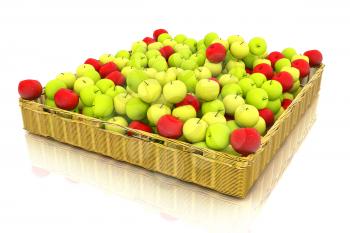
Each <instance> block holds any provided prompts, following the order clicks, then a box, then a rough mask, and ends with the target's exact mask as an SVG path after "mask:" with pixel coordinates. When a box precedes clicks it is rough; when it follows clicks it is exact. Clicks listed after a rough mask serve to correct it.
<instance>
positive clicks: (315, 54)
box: [304, 49, 323, 67]
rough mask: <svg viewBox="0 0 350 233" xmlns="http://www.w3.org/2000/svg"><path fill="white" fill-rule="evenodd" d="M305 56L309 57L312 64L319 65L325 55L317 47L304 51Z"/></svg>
mask: <svg viewBox="0 0 350 233" xmlns="http://www.w3.org/2000/svg"><path fill="white" fill-rule="evenodd" d="M304 55H305V56H307V57H308V58H309V64H310V66H312V67H314V66H319V65H321V63H322V60H323V57H322V53H321V52H320V51H318V50H316V49H314V50H309V51H306V52H305V53H304Z"/></svg>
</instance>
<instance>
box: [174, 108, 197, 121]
mask: <svg viewBox="0 0 350 233" xmlns="http://www.w3.org/2000/svg"><path fill="white" fill-rule="evenodd" d="M172 115H173V116H174V117H177V118H179V119H180V120H181V121H182V122H185V121H187V120H188V119H190V118H194V117H196V116H197V112H196V109H195V108H194V107H193V106H192V105H183V106H179V107H176V108H174V109H173V112H172Z"/></svg>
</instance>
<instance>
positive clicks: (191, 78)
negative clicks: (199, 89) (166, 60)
mask: <svg viewBox="0 0 350 233" xmlns="http://www.w3.org/2000/svg"><path fill="white" fill-rule="evenodd" d="M177 79H178V80H180V81H182V82H183V83H184V84H185V85H186V88H187V92H190V93H194V92H195V89H196V85H197V82H198V81H197V78H196V74H195V72H194V71H193V70H185V71H183V72H182V73H181V74H179V76H178V77H177Z"/></svg>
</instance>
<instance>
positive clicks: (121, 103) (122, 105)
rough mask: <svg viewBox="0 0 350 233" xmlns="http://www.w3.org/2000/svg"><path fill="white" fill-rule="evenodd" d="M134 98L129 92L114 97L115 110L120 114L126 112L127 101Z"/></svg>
mask: <svg viewBox="0 0 350 233" xmlns="http://www.w3.org/2000/svg"><path fill="white" fill-rule="evenodd" d="M131 98H132V96H131V95H129V94H128V93H120V94H118V95H116V96H115V97H114V99H113V102H114V109H115V112H116V113H118V114H120V115H125V114H126V110H125V109H126V103H127V102H128V100H130V99H131Z"/></svg>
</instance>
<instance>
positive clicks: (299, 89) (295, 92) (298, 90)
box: [293, 86, 303, 98]
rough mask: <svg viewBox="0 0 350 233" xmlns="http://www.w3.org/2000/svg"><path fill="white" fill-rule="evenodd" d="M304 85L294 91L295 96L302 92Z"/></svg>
mask: <svg viewBox="0 0 350 233" xmlns="http://www.w3.org/2000/svg"><path fill="white" fill-rule="evenodd" d="M302 89H303V88H302V86H300V87H299V88H298V89H297V90H296V91H294V92H293V95H294V98H295V97H296V96H297V95H298V94H299V93H300V92H301V90H302Z"/></svg>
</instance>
